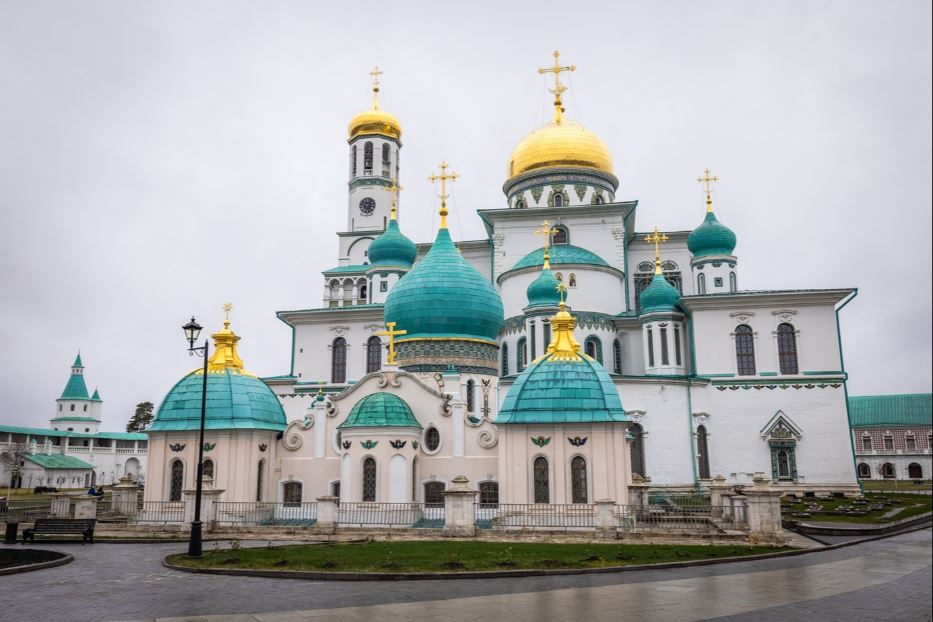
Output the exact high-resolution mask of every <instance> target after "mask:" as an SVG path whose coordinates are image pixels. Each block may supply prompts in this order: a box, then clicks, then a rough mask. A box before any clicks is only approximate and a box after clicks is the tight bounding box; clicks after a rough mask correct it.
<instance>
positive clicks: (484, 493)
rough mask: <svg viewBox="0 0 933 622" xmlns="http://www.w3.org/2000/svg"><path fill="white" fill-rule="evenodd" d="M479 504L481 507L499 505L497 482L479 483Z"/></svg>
mask: <svg viewBox="0 0 933 622" xmlns="http://www.w3.org/2000/svg"><path fill="white" fill-rule="evenodd" d="M479 506H480V507H481V508H495V507H499V482H480V483H479Z"/></svg>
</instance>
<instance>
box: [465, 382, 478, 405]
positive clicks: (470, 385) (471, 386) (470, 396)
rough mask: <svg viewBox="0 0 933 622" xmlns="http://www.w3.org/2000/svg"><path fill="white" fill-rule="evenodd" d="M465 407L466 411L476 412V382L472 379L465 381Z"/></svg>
mask: <svg viewBox="0 0 933 622" xmlns="http://www.w3.org/2000/svg"><path fill="white" fill-rule="evenodd" d="M466 409H467V412H468V413H472V412H476V383H475V382H473V381H472V380H467V383H466Z"/></svg>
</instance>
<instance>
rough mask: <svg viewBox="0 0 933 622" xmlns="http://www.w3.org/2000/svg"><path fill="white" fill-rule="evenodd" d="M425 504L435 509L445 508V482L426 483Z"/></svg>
mask: <svg viewBox="0 0 933 622" xmlns="http://www.w3.org/2000/svg"><path fill="white" fill-rule="evenodd" d="M424 504H425V505H426V506H428V507H435V508H440V507H443V506H444V482H425V484H424Z"/></svg>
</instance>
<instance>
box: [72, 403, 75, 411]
mask: <svg viewBox="0 0 933 622" xmlns="http://www.w3.org/2000/svg"><path fill="white" fill-rule="evenodd" d="M74 411H75V405H74V404H72V405H71V412H74Z"/></svg>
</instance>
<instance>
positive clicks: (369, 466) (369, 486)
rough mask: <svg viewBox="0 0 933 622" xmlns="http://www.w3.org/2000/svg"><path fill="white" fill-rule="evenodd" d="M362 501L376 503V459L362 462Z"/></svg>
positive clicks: (367, 459)
mask: <svg viewBox="0 0 933 622" xmlns="http://www.w3.org/2000/svg"><path fill="white" fill-rule="evenodd" d="M363 501H370V502H375V501H376V459H375V458H366V460H363Z"/></svg>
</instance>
